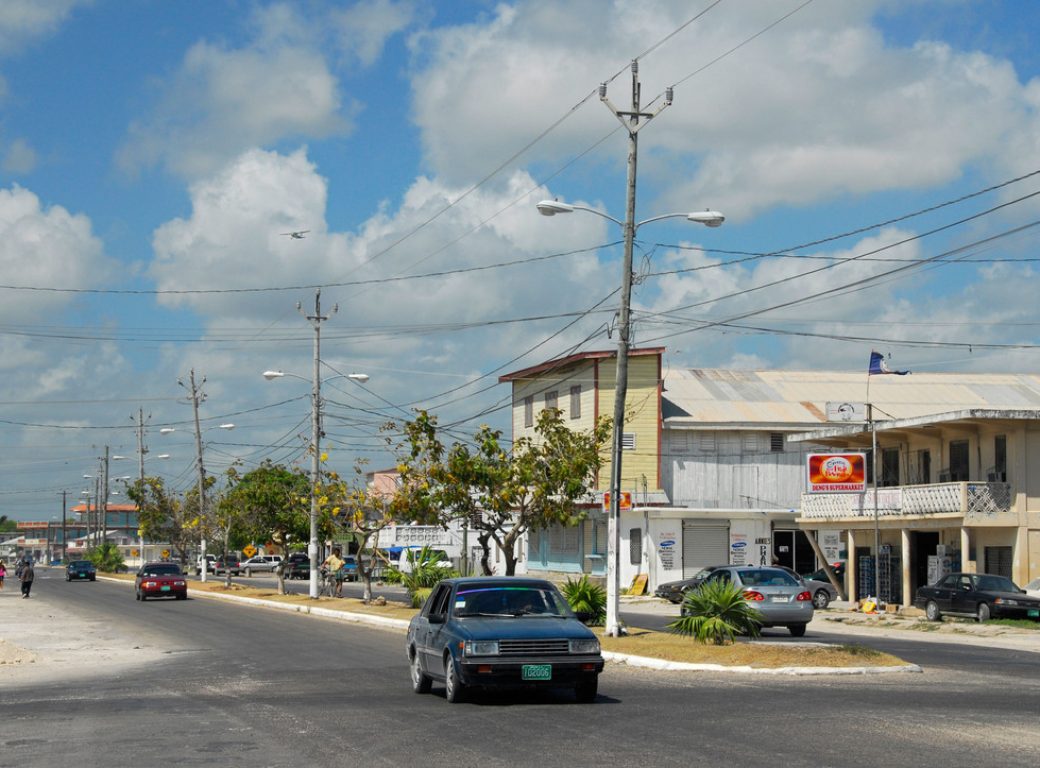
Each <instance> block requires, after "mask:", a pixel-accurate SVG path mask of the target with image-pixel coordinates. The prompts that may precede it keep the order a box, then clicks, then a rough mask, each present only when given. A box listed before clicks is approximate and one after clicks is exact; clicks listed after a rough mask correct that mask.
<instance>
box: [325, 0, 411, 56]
mask: <svg viewBox="0 0 1040 768" xmlns="http://www.w3.org/2000/svg"><path fill="white" fill-rule="evenodd" d="M415 17H416V4H415V2H411V1H409V0H405V1H404V2H395V0H368V1H367V2H359V3H357V4H356V5H353V6H351V7H350V8H345V9H344V10H342V11H340V12H337V13H333V15H332V19H333V25H334V29H335V30H336V32H337V33H338V37H339V40H340V45H341V46H342V47H343V49H344V50H345V51H346V52H347V53H349V54H350V55H351V56H353V57H354V58H356V59H357V60H358V61H359V62H360V63H361V64H362V65H363V66H366V67H367V66H371V65H372V64H373V63H375V61H376V59H377V58H379V55H380V54H381V53H382V51H383V47H384V46H385V45H386V41H387V39H388V38H390V37H391V36H392V35H395V34H397V33H399V32H401V31H403V30H405V29H407V28H408V26H409V25H410V24H411V23H412V21H413V20H414V19H415Z"/></svg>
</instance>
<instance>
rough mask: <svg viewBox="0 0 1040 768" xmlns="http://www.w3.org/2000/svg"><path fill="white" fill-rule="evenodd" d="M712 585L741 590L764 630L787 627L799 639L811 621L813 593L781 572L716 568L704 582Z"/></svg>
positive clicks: (760, 568) (762, 568)
mask: <svg viewBox="0 0 1040 768" xmlns="http://www.w3.org/2000/svg"><path fill="white" fill-rule="evenodd" d="M713 581H723V582H727V583H733V584H736V585H737V586H738V587H741V588H743V590H744V599H745V600H746V601H747V602H748V603H750V604H751V605H752V606H754V607H755V608H756V609H757V610H758V612H759V613H760V614H761V615H762V626H763V627H787V629H788V631H789V632H790V633H791V634H792V635H793V636H794V637H802V636H803V635H804V634H805V627H806V625H807V624H808V623H809V622H810V621H812V618H813V596H812V593H811V592H809V589H808V588H807V587H806V586H805V584H803V583H802V580H801V579H800V578H798V576H793V575H791V574H790V573H788V572H787V571H786V570H784V569H783V568H775V567H773V566H754V565H727V566H725V567H723V568H716V569H715V570H714V571H712V572H711V573H709V574H708V576H707V577H706V578H705V579H704V583H705V584H708V583H710V582H713ZM684 611H685V608H684Z"/></svg>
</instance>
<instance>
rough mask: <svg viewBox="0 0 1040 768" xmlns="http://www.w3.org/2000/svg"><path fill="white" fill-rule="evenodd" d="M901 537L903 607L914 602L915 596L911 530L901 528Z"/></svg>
mask: <svg viewBox="0 0 1040 768" xmlns="http://www.w3.org/2000/svg"><path fill="white" fill-rule="evenodd" d="M899 538H900V543H899V546H900V552H899V564H900V569H901V570H902V578H903V590H902V591H903V607H904V608H908V607H909V606H911V605H913V604H914V596H913V595H912V594H911V593H910V590H911V586H910V530H909V529H907V528H900V529H899Z"/></svg>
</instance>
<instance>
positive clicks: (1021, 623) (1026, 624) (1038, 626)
mask: <svg viewBox="0 0 1040 768" xmlns="http://www.w3.org/2000/svg"><path fill="white" fill-rule="evenodd" d="M986 623H987V624H993V625H994V626H997V627H1012V628H1014V629H1028V630H1032V631H1034V632H1035V631H1037V630H1040V621H1035V620H1033V619H990V620H989V621H987V622H986Z"/></svg>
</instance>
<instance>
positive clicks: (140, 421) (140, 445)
mask: <svg viewBox="0 0 1040 768" xmlns="http://www.w3.org/2000/svg"><path fill="white" fill-rule="evenodd" d="M151 417H152V414H148V418H151ZM133 418H134V417H133V415H131V416H130V420H131V421H133ZM146 453H148V449H147V448H146V447H145V444H144V409H143V408H138V409H137V479H138V481H139V483H138V493H139V494H140V498H141V500H142V501H143V499H144V455H145V454H146ZM143 510H144V505H143V504H142V503H141V501H138V502H137V540H138V544H137V546H138V552H140V557H141V564H142V565H144V562H145V557H144V534H143V533H142V532H141V512H142V511H143Z"/></svg>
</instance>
